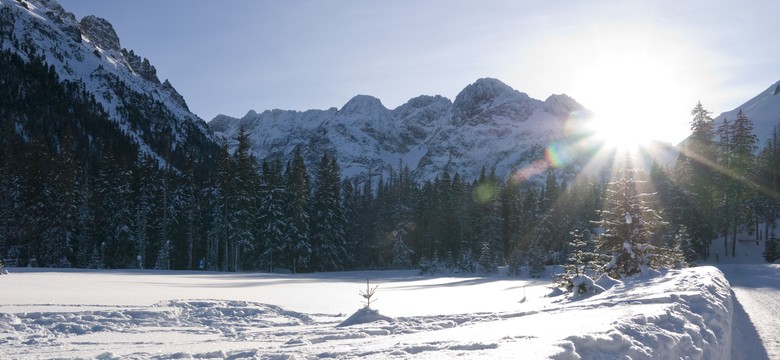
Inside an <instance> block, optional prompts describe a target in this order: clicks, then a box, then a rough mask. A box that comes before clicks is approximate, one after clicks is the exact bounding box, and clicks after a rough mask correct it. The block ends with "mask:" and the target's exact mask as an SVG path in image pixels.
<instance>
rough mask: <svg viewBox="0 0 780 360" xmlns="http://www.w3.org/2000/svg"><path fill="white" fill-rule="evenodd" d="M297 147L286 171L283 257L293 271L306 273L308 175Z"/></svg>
mask: <svg viewBox="0 0 780 360" xmlns="http://www.w3.org/2000/svg"><path fill="white" fill-rule="evenodd" d="M302 151H303V150H302V148H301V146H296V147H295V152H294V154H293V160H292V163H290V166H288V168H287V195H288V196H289V198H288V200H287V204H288V207H287V209H288V215H287V217H288V219H289V224H288V225H289V227H288V230H287V231H288V234H289V242H288V243H287V244H286V249H285V253H286V254H285V255H286V259H287V265H288V266H289V267H290V269H291V270H292V271H293V272H298V271H300V270H306V269H307V268H308V266H309V261H310V260H311V256H312V249H311V238H310V235H311V234H310V232H309V211H310V208H309V197H310V191H311V188H310V184H309V174H308V172H307V171H306V164H305V163H304V160H303V154H302Z"/></svg>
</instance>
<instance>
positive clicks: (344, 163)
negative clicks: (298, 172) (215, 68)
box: [209, 78, 586, 180]
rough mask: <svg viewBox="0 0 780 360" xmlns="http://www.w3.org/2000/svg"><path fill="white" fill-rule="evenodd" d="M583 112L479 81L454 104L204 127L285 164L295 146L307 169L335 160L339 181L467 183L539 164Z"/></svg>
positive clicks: (353, 105)
mask: <svg viewBox="0 0 780 360" xmlns="http://www.w3.org/2000/svg"><path fill="white" fill-rule="evenodd" d="M585 113H586V111H585V109H584V108H583V107H582V106H581V105H580V104H578V103H577V102H576V101H574V100H573V99H571V98H570V97H568V96H566V95H553V96H550V97H549V98H548V99H547V100H546V101H541V100H536V99H532V98H530V97H529V96H528V95H526V94H524V93H522V92H519V91H517V90H514V89H512V88H511V87H509V86H507V85H506V84H504V83H502V82H501V81H499V80H496V79H490V78H485V79H479V80H477V81H476V82H475V83H473V84H471V85H468V86H467V87H466V88H465V89H463V91H461V93H460V94H458V95H457V97H456V98H455V101H450V100H449V99H446V98H444V97H441V96H419V97H416V98H413V99H411V100H409V101H408V102H407V103H405V104H403V105H401V106H399V107H397V108H395V109H387V108H386V107H384V106H383V105H382V103H381V101H380V100H379V99H376V98H374V97H371V96H366V95H359V96H356V97H354V98H352V99H351V100H349V101H348V102H347V103H346V104H345V105H344V106H343V107H342V108H341V109H336V108H331V109H329V110H309V111H305V112H298V111H283V110H271V111H264V112H262V113H260V114H258V113H256V112H254V111H250V112H249V113H247V114H246V115H245V116H244V117H243V118H241V119H236V118H231V117H228V116H224V115H220V116H217V117H216V118H214V119H213V120H212V121H211V122H209V126H210V127H211V129H212V130H213V131H214V132H215V133H216V134H217V135H225V136H227V137H228V138H229V139H233V141H235V139H236V137H237V134H238V132H239V129H240V128H242V127H243V128H244V130H245V131H246V132H247V133H248V135H249V138H250V141H251V148H252V151H253V152H254V154H255V155H256V156H257V157H258V158H259V159H268V158H274V157H282V158H285V157H286V156H288V155H289V154H290V153H291V152H292V151H293V149H294V148H295V146H297V145H303V149H304V151H305V153H304V157H306V159H307V160H308V161H309V162H310V163H312V164H313V163H316V161H317V160H318V157H320V156H322V154H323V153H329V154H331V155H335V156H336V157H337V158H338V160H339V162H340V165H341V168H342V173H343V175H344V176H346V177H351V176H356V175H360V174H367V173H371V174H387V173H388V172H390V171H391V170H392V169H398V166H399V164H401V163H403V164H404V165H406V166H409V168H410V169H411V170H412V171H413V173H414V174H415V175H416V176H417V178H418V179H421V180H425V179H432V178H434V177H436V176H437V175H440V174H441V173H442V172H443V171H445V170H446V171H448V172H449V173H450V174H455V173H459V174H461V176H464V177H466V178H467V179H474V178H476V177H477V176H478V175H479V172H480V170H481V169H482V168H483V167H484V168H485V169H486V170H487V171H491V170H492V169H494V168H495V170H496V174H497V175H499V176H500V177H505V176H507V175H509V174H510V173H511V172H513V171H515V170H518V169H522V168H525V167H527V166H529V165H531V164H533V163H534V162H536V161H538V160H540V159H543V158H544V154H545V149H546V148H547V147H548V146H550V145H551V144H557V143H561V142H567V141H573V140H574V138H573V137H570V135H571V134H567V132H566V129H567V124H568V125H571V122H572V121H573V120H572V119H573V115H575V116H576V115H577V114H580V115H582V114H585Z"/></svg>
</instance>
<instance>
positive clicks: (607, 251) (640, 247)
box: [596, 157, 663, 278]
mask: <svg viewBox="0 0 780 360" xmlns="http://www.w3.org/2000/svg"><path fill="white" fill-rule="evenodd" d="M617 166H618V168H617V169H615V172H614V179H613V180H612V181H611V182H610V183H609V186H608V188H607V197H606V201H605V204H604V209H602V210H600V211H599V215H600V217H601V219H600V220H599V221H597V222H596V226H597V227H599V228H601V229H603V233H601V234H599V235H598V236H597V237H596V251H598V252H599V253H601V254H604V255H607V256H609V257H610V261H609V262H608V263H606V264H604V265H603V267H602V270H603V271H604V272H606V273H607V274H609V275H610V276H612V277H614V278H626V277H629V276H632V275H635V274H637V273H639V272H641V271H643V269H644V268H645V267H648V266H651V265H652V264H651V261H652V260H651V259H652V258H653V257H655V256H659V255H658V254H657V252H658V251H657V250H656V249H655V248H654V246H653V244H651V241H652V238H653V236H654V231H655V230H656V229H658V228H659V227H660V226H661V225H663V220H662V219H661V217H660V214H659V213H658V212H657V211H656V210H655V209H653V208H652V207H651V206H650V205H651V203H653V202H654V201H655V200H654V196H655V194H654V193H649V192H647V189H646V187H645V186H644V183H645V180H644V179H643V178H642V175H643V174H644V172H643V171H642V170H641V169H638V168H634V167H632V165H631V159H630V158H629V157H626V158H624V159H621V162H620V163H619V164H618V165H617Z"/></svg>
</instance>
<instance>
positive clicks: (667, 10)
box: [59, 0, 780, 142]
mask: <svg viewBox="0 0 780 360" xmlns="http://www.w3.org/2000/svg"><path fill="white" fill-rule="evenodd" d="M59 1H60V3H61V4H62V5H63V7H64V8H65V9H66V10H67V11H70V12H73V13H74V14H75V15H76V17H77V18H79V19H81V18H82V17H84V16H86V15H96V16H99V17H102V18H105V19H107V20H109V21H110V22H111V23H112V24H113V26H114V28H115V30H116V32H117V34H118V35H119V38H120V41H121V45H122V47H124V48H127V49H132V50H134V51H135V53H136V54H139V55H140V56H142V57H146V58H148V59H149V61H150V62H151V63H152V64H153V65H154V66H155V67H156V69H157V74H158V77H159V78H160V79H161V80H164V79H169V80H170V81H171V83H172V84H173V85H174V87H176V89H177V90H178V91H179V93H181V94H182V95H183V96H184V98H185V99H186V101H187V104H188V105H189V107H190V110H192V111H193V112H194V113H196V114H198V115H199V116H200V117H201V118H203V119H204V120H206V121H210V120H211V119H213V118H214V117H215V116H216V115H218V114H225V115H229V116H233V117H242V116H243V115H245V114H246V113H247V112H248V111H249V110H255V111H258V112H261V111H263V110H270V109H284V110H301V111H303V110H308V109H328V108H331V107H336V108H341V107H342V106H343V105H344V104H345V103H346V102H347V101H348V100H349V99H350V98H352V97H353V96H355V95H358V94H362V95H372V96H375V97H377V98H379V99H380V100H381V101H382V103H383V104H384V105H385V106H386V107H387V108H390V109H393V108H395V107H397V106H400V105H402V104H403V103H405V102H406V101H408V100H409V99H411V98H413V97H416V96H419V95H442V96H445V97H447V98H449V99H451V100H454V99H455V96H457V94H458V93H459V92H460V91H461V90H462V89H463V88H464V87H466V86H467V85H469V84H471V83H473V82H474V81H476V80H477V79H479V78H483V77H492V78H496V79H499V80H501V81H502V82H504V83H506V84H508V85H509V86H511V87H513V88H514V89H516V90H519V91H522V92H525V93H527V94H528V95H530V96H531V97H533V98H537V99H540V100H544V99H546V98H547V97H548V96H549V95H551V94H567V95H569V96H571V97H573V98H574V99H575V100H577V101H578V102H579V103H581V104H583V105H584V106H585V107H587V108H589V109H591V110H594V111H595V112H596V113H597V114H604V117H605V118H610V119H611V120H610V121H611V122H608V123H609V124H616V123H620V124H622V125H621V126H628V127H630V128H631V127H634V126H636V128H637V129H640V131H646V132H652V133H653V134H654V135H653V136H654V137H657V138H662V137H663V138H664V139H663V140H667V141H670V142H677V141H679V140H681V139H682V138H683V137H685V135H687V132H688V128H689V122H690V110H691V109H692V108H693V107H694V105H696V103H697V102H698V101H701V102H702V104H703V105H704V107H705V108H706V109H708V110H710V111H712V112H713V113H714V115H718V114H720V113H721V112H726V111H730V110H732V109H734V108H736V107H737V106H739V105H741V104H743V103H744V102H746V101H747V100H749V99H750V98H752V97H753V96H755V95H757V94H759V93H760V92H761V91H763V90H765V89H766V88H768V87H769V86H770V85H772V84H773V83H775V82H776V81H778V80H780V47H778V46H777V41H776V37H777V35H778V34H780V22H777V21H776V18H775V17H776V14H779V13H780V2H778V1H769V0H751V1H723V0H712V1H706V2H705V1H666V0H655V1H627V0H625V1H621V0H594V1H578V0H556V1H526V0H520V1H463V0H450V1H441V0H431V1H416V0H398V1H357V0H354V1H347V0H326V1H263V0H225V1H215V0H208V1H206V0H166V1H157V0H134V1H104V0H59ZM610 126H612V125H610Z"/></svg>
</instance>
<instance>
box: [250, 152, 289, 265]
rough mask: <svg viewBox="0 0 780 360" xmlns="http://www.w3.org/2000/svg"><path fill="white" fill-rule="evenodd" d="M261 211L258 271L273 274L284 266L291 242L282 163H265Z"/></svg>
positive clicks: (259, 215)
mask: <svg viewBox="0 0 780 360" xmlns="http://www.w3.org/2000/svg"><path fill="white" fill-rule="evenodd" d="M262 169H263V171H262V182H261V183H262V185H261V187H260V188H261V190H260V207H259V209H258V219H259V222H260V224H259V232H260V235H259V237H260V239H261V240H262V243H261V249H262V252H261V253H260V254H259V258H258V264H257V265H258V267H262V268H268V271H269V272H273V270H274V267H275V266H278V263H280V262H281V261H280V258H281V257H282V251H283V250H284V246H285V244H286V243H287V242H288V241H289V239H288V237H287V230H286V229H287V224H288V220H287V215H288V213H287V212H286V211H285V206H286V201H287V198H288V194H287V192H286V189H285V184H284V180H283V179H282V164H281V161H280V160H279V159H276V160H275V161H273V162H271V163H268V162H263V166H262Z"/></svg>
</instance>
